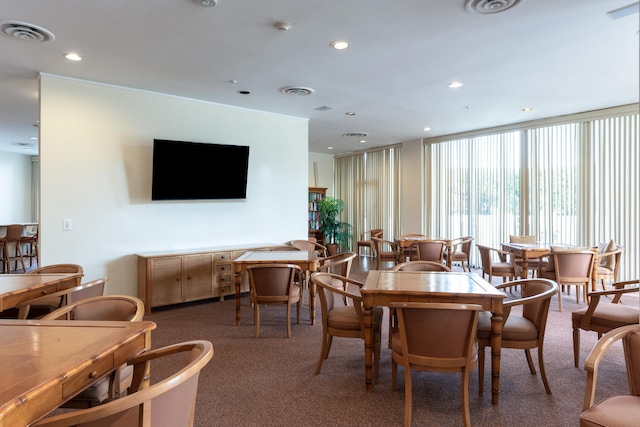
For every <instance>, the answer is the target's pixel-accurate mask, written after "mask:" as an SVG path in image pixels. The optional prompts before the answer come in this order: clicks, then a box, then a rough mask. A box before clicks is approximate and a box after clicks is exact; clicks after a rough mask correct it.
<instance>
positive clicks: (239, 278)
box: [235, 272, 242, 326]
mask: <svg viewBox="0 0 640 427" xmlns="http://www.w3.org/2000/svg"><path fill="white" fill-rule="evenodd" d="M235 282H236V326H240V285H241V284H242V272H236V277H235Z"/></svg>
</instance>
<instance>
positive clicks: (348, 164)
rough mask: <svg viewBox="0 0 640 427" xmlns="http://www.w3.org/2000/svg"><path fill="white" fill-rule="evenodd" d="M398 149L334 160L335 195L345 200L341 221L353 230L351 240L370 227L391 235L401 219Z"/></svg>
mask: <svg viewBox="0 0 640 427" xmlns="http://www.w3.org/2000/svg"><path fill="white" fill-rule="evenodd" d="M400 150H401V148H400V147H398V146H393V147H386V148H384V149H380V150H372V151H366V152H360V153H355V154H352V155H345V156H340V157H336V159H335V169H334V170H335V172H334V175H335V176H334V182H335V196H336V197H337V198H340V199H342V200H343V201H344V204H345V211H344V212H343V215H342V220H343V221H346V222H348V223H350V224H351V225H352V227H353V237H354V239H353V240H354V241H356V240H358V239H359V237H360V236H361V234H362V233H363V232H365V231H368V230H371V229H372V228H382V229H383V230H384V231H385V236H384V237H385V238H388V237H390V236H394V235H396V234H397V233H398V231H399V230H397V227H398V223H399V222H400V221H399V218H400V200H399V196H400Z"/></svg>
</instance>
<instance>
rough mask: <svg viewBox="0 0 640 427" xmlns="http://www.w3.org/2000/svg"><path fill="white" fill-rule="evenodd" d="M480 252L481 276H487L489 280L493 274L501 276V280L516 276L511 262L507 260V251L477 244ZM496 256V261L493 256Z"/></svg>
mask: <svg viewBox="0 0 640 427" xmlns="http://www.w3.org/2000/svg"><path fill="white" fill-rule="evenodd" d="M477 247H478V252H480V262H482V278H484V277H485V275H487V276H489V282H490V283H491V279H492V278H493V276H498V277H502V281H503V282H504V281H506V279H515V277H516V276H517V274H516V271H515V268H514V266H513V264H512V263H511V262H508V261H507V259H508V257H509V253H508V252H505V251H501V250H499V249H494V248H490V247H488V246H483V245H477ZM495 256H498V261H496V260H495V259H494V258H495Z"/></svg>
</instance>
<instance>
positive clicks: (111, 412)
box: [33, 341, 213, 427]
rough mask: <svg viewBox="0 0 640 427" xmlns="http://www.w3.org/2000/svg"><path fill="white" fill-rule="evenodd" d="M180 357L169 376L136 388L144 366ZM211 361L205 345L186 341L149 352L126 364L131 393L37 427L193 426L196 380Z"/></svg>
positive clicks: (36, 424) (141, 379) (139, 383)
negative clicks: (130, 374)
mask: <svg viewBox="0 0 640 427" xmlns="http://www.w3.org/2000/svg"><path fill="white" fill-rule="evenodd" d="M179 353H184V354H185V355H186V356H187V358H186V362H183V364H181V365H179V366H180V369H179V370H178V371H177V372H175V373H173V374H172V375H170V376H168V377H166V378H164V379H162V380H161V381H159V382H157V383H155V384H152V385H150V386H148V387H146V388H140V385H141V384H142V381H143V380H144V371H145V368H146V367H147V362H151V364H152V368H151V369H152V370H153V361H154V360H156V359H160V358H163V357H167V356H171V355H174V354H179ZM212 357H213V345H212V344H211V343H210V342H209V341H187V342H183V343H179V344H174V345H170V346H167V347H163V348H159V349H155V350H150V351H147V352H145V353H142V354H140V355H139V356H136V357H134V358H133V359H131V360H129V361H128V362H127V363H128V364H129V365H131V366H133V367H134V383H133V385H132V387H131V389H132V392H131V393H130V394H129V395H127V396H124V397H121V398H119V399H115V400H113V401H110V402H108V403H104V404H102V405H100V406H96V407H94V408H91V409H86V410H80V411H75V412H69V413H66V414H61V415H56V416H52V417H48V418H44V419H42V420H40V421H38V422H36V423H35V424H33V425H34V426H38V427H60V426H83V427H84V426H87V427H88V426H114V427H115V426H127V427H143V426H145V427H147V426H153V427H175V426H193V422H194V415H195V403H196V395H197V392H198V379H199V376H200V372H201V371H202V369H203V368H204V366H205V365H206V364H207V363H209V361H210V360H211V358H212Z"/></svg>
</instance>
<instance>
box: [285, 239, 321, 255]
mask: <svg viewBox="0 0 640 427" xmlns="http://www.w3.org/2000/svg"><path fill="white" fill-rule="evenodd" d="M314 240H315V239H314ZM291 245H292V246H293V247H295V248H297V249H298V250H301V251H308V252H314V251H316V252H318V253H320V255H321V256H327V248H326V247H325V246H323V245H321V244H320V243H318V242H316V241H313V242H312V241H311V240H292V241H291Z"/></svg>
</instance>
